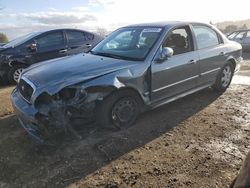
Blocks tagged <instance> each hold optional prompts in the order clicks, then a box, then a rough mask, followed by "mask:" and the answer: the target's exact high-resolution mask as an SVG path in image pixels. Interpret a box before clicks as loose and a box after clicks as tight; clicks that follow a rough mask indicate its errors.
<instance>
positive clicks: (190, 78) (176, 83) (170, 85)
mask: <svg viewBox="0 0 250 188" xmlns="http://www.w3.org/2000/svg"><path fill="white" fill-rule="evenodd" d="M198 77H199V75H196V76H192V77H189V78H187V79H184V80H181V81H178V82H175V83H172V84H169V85H166V86H164V87H160V88H158V89H155V90H153V91H152V92H154V93H155V92H158V91H161V90H163V89H167V88H169V87H172V86H175V85H178V84H181V83H183V82H187V81H189V80H192V79H195V78H198Z"/></svg>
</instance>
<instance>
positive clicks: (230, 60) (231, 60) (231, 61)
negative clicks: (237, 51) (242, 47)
mask: <svg viewBox="0 0 250 188" xmlns="http://www.w3.org/2000/svg"><path fill="white" fill-rule="evenodd" d="M228 62H230V63H232V65H233V68H234V69H235V67H236V62H235V60H234V59H233V58H232V59H229V60H228Z"/></svg>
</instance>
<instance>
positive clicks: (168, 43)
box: [162, 26, 193, 55]
mask: <svg viewBox="0 0 250 188" xmlns="http://www.w3.org/2000/svg"><path fill="white" fill-rule="evenodd" d="M162 47H169V48H172V49H173V51H174V55H178V54H182V53H187V52H190V51H193V42H192V35H191V31H190V28H189V27H188V26H186V27H181V28H177V29H174V30H172V31H171V32H170V34H168V37H167V38H166V40H165V41H164V43H163V45H162Z"/></svg>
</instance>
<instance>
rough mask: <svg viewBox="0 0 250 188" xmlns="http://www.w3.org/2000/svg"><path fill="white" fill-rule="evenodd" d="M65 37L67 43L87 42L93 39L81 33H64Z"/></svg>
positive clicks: (90, 35) (88, 34)
mask: <svg viewBox="0 0 250 188" xmlns="http://www.w3.org/2000/svg"><path fill="white" fill-rule="evenodd" d="M66 35H67V39H68V42H69V43H75V42H82V41H88V40H93V38H94V35H92V34H90V33H84V32H81V31H66Z"/></svg>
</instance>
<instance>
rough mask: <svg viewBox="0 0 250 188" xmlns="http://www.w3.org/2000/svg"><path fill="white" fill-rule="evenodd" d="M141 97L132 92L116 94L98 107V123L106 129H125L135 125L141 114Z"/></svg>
mask: <svg viewBox="0 0 250 188" xmlns="http://www.w3.org/2000/svg"><path fill="white" fill-rule="evenodd" d="M139 109H140V100H139V97H138V96H137V95H136V94H134V93H133V92H130V91H120V92H115V93H113V94H111V95H110V96H108V97H107V98H105V99H104V100H103V101H102V102H100V104H98V106H97V111H96V115H97V121H98V124H99V125H102V126H105V127H110V126H112V127H116V128H118V129H124V128H127V127H129V126H131V125H133V124H134V123H135V121H136V118H137V116H138V114H139V111H140V110H139Z"/></svg>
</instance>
